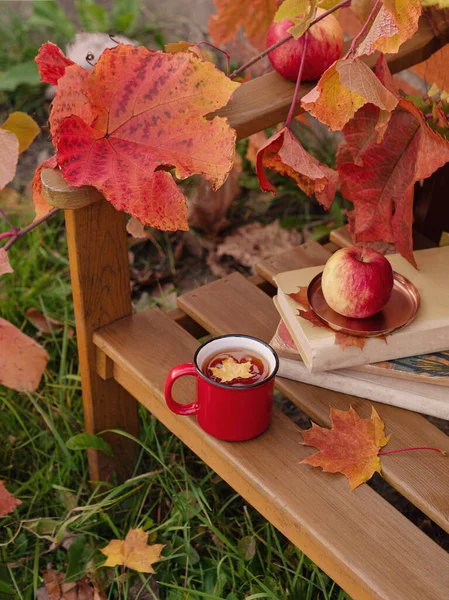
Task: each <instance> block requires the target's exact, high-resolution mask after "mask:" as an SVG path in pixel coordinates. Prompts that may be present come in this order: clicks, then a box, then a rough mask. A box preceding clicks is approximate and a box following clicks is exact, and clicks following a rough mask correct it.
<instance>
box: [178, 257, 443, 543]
mask: <svg viewBox="0 0 449 600" xmlns="http://www.w3.org/2000/svg"><path fill="white" fill-rule="evenodd" d="M278 266H279V265H278ZM298 266H299V267H301V266H306V265H304V264H302V265H298ZM273 274H274V273H273ZM178 305H179V307H180V308H181V309H182V310H183V311H184V312H186V313H187V314H189V315H190V316H191V317H192V318H194V319H195V320H196V321H198V323H200V325H202V327H204V329H206V330H207V331H209V332H210V333H212V334H213V335H223V334H226V333H243V334H250V335H253V336H256V337H258V338H261V339H263V340H264V341H266V342H269V341H270V340H271V338H272V337H273V335H274V332H275V331H276V327H277V325H278V323H279V314H278V312H277V310H276V309H275V307H274V305H273V302H272V300H271V299H270V298H269V297H268V296H267V295H266V294H264V293H263V292H262V291H261V290H260V289H259V288H257V287H255V286H253V285H252V284H251V283H250V282H248V281H247V280H246V279H245V278H244V277H243V275H241V274H240V273H234V274H232V275H229V276H227V277H224V278H222V279H220V280H218V281H215V282H213V283H210V284H208V285H206V286H203V287H201V288H198V289H196V290H193V291H192V292H188V293H187V294H184V295H183V296H180V298H178ZM276 381H277V383H276V385H277V388H278V389H279V390H280V391H282V392H283V393H284V394H285V395H286V396H288V398H290V399H291V400H292V402H294V403H295V404H296V405H297V406H299V407H300V408H301V409H302V410H304V411H305V412H306V413H307V414H309V415H310V416H311V418H312V419H313V420H314V421H316V422H317V423H319V424H325V425H329V423H330V421H329V408H330V406H334V407H335V408H339V409H343V410H347V409H348V408H349V406H351V405H352V406H353V407H354V408H355V409H356V410H357V412H359V414H360V415H362V416H364V417H368V416H369V415H370V413H371V406H370V405H371V404H375V403H372V402H370V401H367V400H362V399H359V398H354V397H353V396H348V395H346V394H340V393H338V392H331V391H329V390H323V389H321V388H318V387H315V386H311V385H306V384H302V383H298V382H294V381H290V380H287V379H281V378H277V380H276ZM375 406H376V410H377V411H378V413H379V415H380V416H381V418H382V419H383V420H384V422H385V426H386V431H387V434H390V433H391V442H390V444H389V446H388V449H395V448H407V447H410V446H433V447H436V448H440V449H442V450H446V451H448V453H449V437H448V436H446V435H444V434H443V433H442V432H441V431H440V430H439V429H437V428H436V427H435V426H433V425H432V424H431V423H429V421H427V420H426V419H425V418H424V417H422V416H421V415H419V414H417V413H413V412H410V411H406V410H402V409H399V408H395V407H393V406H388V405H385V404H375ZM382 468H383V475H384V477H385V479H386V480H387V481H388V482H389V483H390V484H391V485H392V486H393V487H395V488H396V489H397V490H398V491H400V492H401V493H402V494H403V495H404V496H405V497H406V498H408V499H409V500H410V501H411V502H413V504H415V505H416V506H418V507H419V508H420V509H421V510H422V511H423V512H424V513H426V514H427V515H428V516H429V517H430V518H431V519H433V520H434V521H435V522H436V523H438V524H439V525H440V526H441V527H442V528H443V529H445V530H446V531H449V458H448V457H444V456H441V455H439V454H436V453H433V452H410V453H403V454H396V455H391V456H384V457H383V458H382Z"/></svg>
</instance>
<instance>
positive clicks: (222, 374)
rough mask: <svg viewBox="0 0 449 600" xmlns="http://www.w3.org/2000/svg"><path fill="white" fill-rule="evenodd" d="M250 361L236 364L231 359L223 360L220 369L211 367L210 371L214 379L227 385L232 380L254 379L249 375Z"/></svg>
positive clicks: (252, 375)
mask: <svg viewBox="0 0 449 600" xmlns="http://www.w3.org/2000/svg"><path fill="white" fill-rule="evenodd" d="M251 366H252V365H251V361H247V362H244V363H238V362H237V361H236V360H234V359H233V358H231V357H230V358H225V359H224V361H223V362H222V366H221V367H212V368H211V371H212V374H213V376H214V377H216V378H217V379H219V380H220V381H221V383H227V382H229V381H232V380H233V379H250V378H251V377H254V373H251Z"/></svg>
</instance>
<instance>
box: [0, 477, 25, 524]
mask: <svg viewBox="0 0 449 600" xmlns="http://www.w3.org/2000/svg"><path fill="white" fill-rule="evenodd" d="M20 504H22V500H19V499H18V498H16V497H15V496H13V494H11V492H8V490H7V489H6V488H5V482H4V481H0V517H4V516H5V515H9V513H12V512H13V511H14V510H15V508H16V507H17V506H20Z"/></svg>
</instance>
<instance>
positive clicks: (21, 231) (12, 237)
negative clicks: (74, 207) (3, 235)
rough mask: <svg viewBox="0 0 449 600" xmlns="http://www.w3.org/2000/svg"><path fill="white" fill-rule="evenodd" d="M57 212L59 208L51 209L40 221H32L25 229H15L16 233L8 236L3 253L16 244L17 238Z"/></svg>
mask: <svg viewBox="0 0 449 600" xmlns="http://www.w3.org/2000/svg"><path fill="white" fill-rule="evenodd" d="M59 210H60V209H59V208H53V210H51V211H50V212H48V213H47V214H46V215H44V216H43V217H41V218H40V219H37V220H36V221H33V222H32V223H31V224H30V225H27V227H24V228H23V229H16V231H15V233H14V234H13V235H10V236H8V237H9V238H10V239H9V240H8V241H7V242H6V244H5V245H4V246H3V250H5V251H6V250H9V249H10V248H11V246H12V245H13V244H14V243H15V242H17V240H18V239H19V238H21V237H23V236H24V235H25V234H26V233H28V232H29V231H31V230H32V229H34V228H35V227H37V226H38V225H40V224H41V223H43V222H44V221H46V220H47V219H49V218H50V217H52V216H53V215H55V214H56V213H57V212H58V211H59ZM8 233H9V232H8Z"/></svg>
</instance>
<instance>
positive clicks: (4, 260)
mask: <svg viewBox="0 0 449 600" xmlns="http://www.w3.org/2000/svg"><path fill="white" fill-rule="evenodd" d="M5 273H14V269H13V268H12V267H11V265H10V263H9V258H8V252H7V251H6V250H5V249H4V248H0V275H4V274H5Z"/></svg>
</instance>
